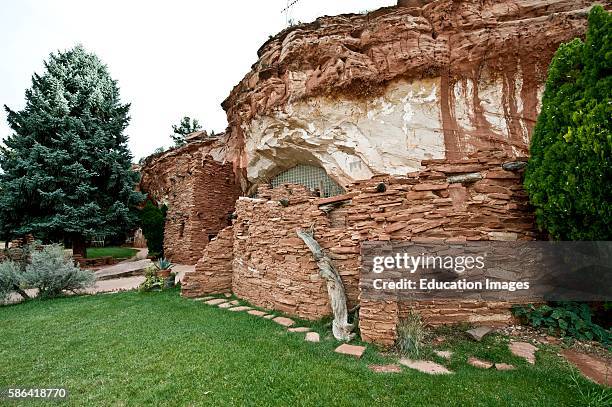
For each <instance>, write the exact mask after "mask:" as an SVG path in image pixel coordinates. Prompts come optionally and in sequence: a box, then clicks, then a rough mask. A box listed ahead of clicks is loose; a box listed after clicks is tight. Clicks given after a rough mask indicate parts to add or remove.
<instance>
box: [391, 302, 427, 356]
mask: <svg viewBox="0 0 612 407" xmlns="http://www.w3.org/2000/svg"><path fill="white" fill-rule="evenodd" d="M424 339H425V327H424V326H423V321H422V320H421V316H420V315H419V314H418V313H417V312H416V311H415V310H411V311H410V313H409V314H408V316H407V317H406V318H404V319H402V320H400V322H399V324H398V325H397V340H396V342H395V349H396V350H397V352H398V353H399V354H400V355H402V356H407V357H410V358H418V357H419V355H420V353H421V348H422V346H423V341H424Z"/></svg>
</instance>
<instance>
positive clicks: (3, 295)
mask: <svg viewBox="0 0 612 407" xmlns="http://www.w3.org/2000/svg"><path fill="white" fill-rule="evenodd" d="M21 282H22V277H21V273H20V270H19V265H18V264H17V263H15V262H13V261H11V260H5V261H3V262H2V263H0V302H3V301H4V300H6V299H7V298H8V296H9V294H10V293H12V292H13V291H15V286H19V285H21Z"/></svg>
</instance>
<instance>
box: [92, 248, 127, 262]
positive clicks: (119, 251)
mask: <svg viewBox="0 0 612 407" xmlns="http://www.w3.org/2000/svg"><path fill="white" fill-rule="evenodd" d="M136 252H138V250H136V249H131V248H129V247H90V248H88V249H87V258H88V259H95V258H97V257H108V256H110V257H114V258H115V259H129V258H130V257H132V256H134V255H135V254H136Z"/></svg>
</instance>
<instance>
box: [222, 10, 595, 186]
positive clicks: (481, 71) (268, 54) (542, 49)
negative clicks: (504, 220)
mask: <svg viewBox="0 0 612 407" xmlns="http://www.w3.org/2000/svg"><path fill="white" fill-rule="evenodd" d="M408 3H415V4H407V6H408V7H385V8H382V9H379V10H376V11H373V12H371V13H368V14H363V15H361V14H345V15H340V16H332V17H329V16H326V17H320V18H318V19H317V20H315V21H314V22H312V23H308V24H301V25H298V26H294V27H290V28H288V29H285V30H283V31H282V32H281V33H279V34H277V35H276V36H274V37H271V38H270V39H269V40H268V41H266V43H264V44H263V45H262V47H261V48H260V49H259V51H258V57H259V59H258V61H257V62H256V63H255V64H254V65H253V67H252V70H251V71H250V72H249V73H248V74H247V75H246V76H245V77H244V79H243V80H242V81H241V82H240V83H239V84H238V85H237V86H235V87H234V89H233V90H232V92H231V93H230V95H229V96H228V98H227V99H226V100H225V101H224V102H223V107H224V109H225V110H226V112H227V115H228V123H229V127H228V153H229V159H230V160H232V161H233V162H234V167H235V168H236V169H237V170H239V173H240V175H241V176H243V178H244V181H248V182H249V183H253V182H257V181H258V180H262V179H266V178H267V177H269V176H270V174H272V173H274V172H278V171H280V170H283V169H286V168H285V167H287V166H288V165H291V164H293V163H294V162H297V161H299V160H302V158H304V160H305V161H307V163H310V164H312V163H315V164H318V165H320V166H322V167H324V168H325V169H326V171H327V172H328V173H329V174H330V175H331V176H332V177H333V178H335V179H336V180H337V181H338V182H339V183H341V184H345V183H347V182H351V181H354V180H356V179H361V178H367V177H369V176H372V175H374V174H378V173H390V174H397V175H400V174H402V173H406V172H410V171H414V170H418V169H419V168H420V161H421V160H423V159H432V158H434V159H435V158H462V157H465V156H467V155H468V154H470V153H473V152H474V151H476V150H479V149H482V148H491V147H495V148H502V149H504V150H505V151H507V152H509V153H511V154H514V155H525V154H526V153H527V150H528V144H529V138H530V134H531V131H532V129H533V126H534V123H535V120H536V118H537V113H538V110H539V99H540V97H541V94H542V92H543V87H544V82H545V75H546V69H547V66H548V63H549V61H550V59H551V58H552V55H553V54H554V51H555V50H556V48H557V47H558V45H559V44H560V43H562V42H566V41H569V40H571V39H572V38H575V37H578V36H582V35H583V34H584V32H585V29H586V13H587V11H588V9H589V8H590V6H591V5H592V4H595V3H596V2H592V1H567V0H558V1H555V0H548V1H542V2H532V1H520V0H515V1H505V2H484V3H483V2H481V1H476V0H464V1H459V2H457V1H450V0H435V1H428V2H423V1H421V2H419V1H417V2H408ZM416 3H419V4H416ZM413 5H417V6H418V7H412V6H413ZM419 5H420V6H419ZM430 99H431V100H430ZM298 158H299V160H298Z"/></svg>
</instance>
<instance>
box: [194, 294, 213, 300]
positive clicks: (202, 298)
mask: <svg viewBox="0 0 612 407" xmlns="http://www.w3.org/2000/svg"><path fill="white" fill-rule="evenodd" d="M213 298H215V297H211V296H210V295H209V296H208V297H200V298H194V299H193V300H194V301H208V300H212V299H213Z"/></svg>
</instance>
